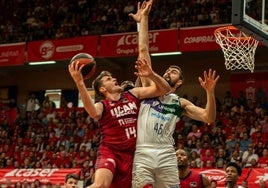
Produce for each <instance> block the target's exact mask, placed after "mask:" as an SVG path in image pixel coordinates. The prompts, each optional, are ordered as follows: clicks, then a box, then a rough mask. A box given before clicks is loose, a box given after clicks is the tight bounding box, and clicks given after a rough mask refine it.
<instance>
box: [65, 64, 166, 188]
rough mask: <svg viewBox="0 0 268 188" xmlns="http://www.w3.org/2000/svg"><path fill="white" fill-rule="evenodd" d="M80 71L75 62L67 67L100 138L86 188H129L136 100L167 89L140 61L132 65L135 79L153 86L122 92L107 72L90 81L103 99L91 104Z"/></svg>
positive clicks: (134, 139)
mask: <svg viewBox="0 0 268 188" xmlns="http://www.w3.org/2000/svg"><path fill="white" fill-rule="evenodd" d="M82 68H83V65H82V66H80V65H79V62H78V63H76V62H73V63H71V64H70V65H69V72H70V74H71V76H72V78H73V80H74V82H75V84H76V86H77V88H78V90H79V92H80V95H81V99H82V101H83V104H84V108H85V109H86V111H87V112H88V114H89V115H90V117H91V118H94V119H95V120H97V121H98V122H99V127H100V131H101V135H102V139H101V143H100V146H99V151H98V156H97V161H96V165H95V167H96V172H95V177H94V183H93V184H92V185H91V186H89V188H109V187H110V186H111V187H114V188H119V187H124V188H131V180H132V163H133V157H134V151H135V146H136V131H137V130H136V128H137V117H138V112H139V106H140V100H142V99H145V98H152V97H158V96H161V95H164V94H165V93H167V92H169V90H170V86H169V85H168V83H167V82H166V81H165V80H164V79H163V78H162V77H161V76H159V75H157V74H156V73H155V72H154V71H153V70H152V69H151V66H150V65H149V64H148V62H147V61H146V60H145V59H140V60H137V61H136V65H135V68H136V69H137V72H136V73H135V74H136V76H139V77H147V78H149V79H151V80H152V81H153V82H154V83H155V84H152V85H150V86H148V87H135V88H133V89H130V90H128V91H126V92H123V89H122V87H120V85H118V83H117V80H116V79H115V78H113V77H112V75H111V74H110V73H109V72H108V71H103V72H102V73H101V74H100V75H99V76H98V77H97V78H96V79H95V80H94V82H93V87H94V90H95V92H96V93H97V94H99V95H101V96H104V97H105V99H104V100H102V101H100V102H97V103H95V104H94V103H93V102H92V101H93V100H92V98H91V97H90V95H89V94H88V92H87V88H86V85H85V83H84V80H83V77H82V74H81V70H82ZM156 83H157V84H156Z"/></svg>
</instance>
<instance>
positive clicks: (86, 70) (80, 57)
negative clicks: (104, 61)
mask: <svg viewBox="0 0 268 188" xmlns="http://www.w3.org/2000/svg"><path fill="white" fill-rule="evenodd" d="M74 61H75V62H77V63H78V62H79V64H80V66H81V65H84V67H83V68H82V70H81V73H82V75H83V79H84V80H86V79H89V78H90V77H91V76H92V75H93V74H94V73H95V70H96V61H95V59H94V57H93V56H92V55H90V54H87V53H79V54H76V55H75V56H74V57H73V58H72V59H71V61H70V63H72V62H74Z"/></svg>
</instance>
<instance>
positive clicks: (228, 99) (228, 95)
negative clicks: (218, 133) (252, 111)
mask: <svg viewBox="0 0 268 188" xmlns="http://www.w3.org/2000/svg"><path fill="white" fill-rule="evenodd" d="M233 103H234V97H233V96H232V94H231V92H230V91H226V93H225V96H224V98H223V105H225V106H226V107H227V109H231V108H232V107H233Z"/></svg>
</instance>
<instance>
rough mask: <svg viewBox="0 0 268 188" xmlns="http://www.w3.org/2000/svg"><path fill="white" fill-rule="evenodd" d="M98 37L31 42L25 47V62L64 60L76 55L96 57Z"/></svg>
mask: <svg viewBox="0 0 268 188" xmlns="http://www.w3.org/2000/svg"><path fill="white" fill-rule="evenodd" d="M98 39H99V37H98V36H84V37H76V38H69V39H60V40H47V41H31V42H29V43H28V46H27V54H28V59H27V61H29V62H30V61H43V60H66V59H70V58H72V57H73V56H74V55H76V54H77V53H89V54H91V55H92V56H96V55H97V49H98Z"/></svg>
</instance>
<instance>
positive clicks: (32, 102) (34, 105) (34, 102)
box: [26, 93, 40, 117]
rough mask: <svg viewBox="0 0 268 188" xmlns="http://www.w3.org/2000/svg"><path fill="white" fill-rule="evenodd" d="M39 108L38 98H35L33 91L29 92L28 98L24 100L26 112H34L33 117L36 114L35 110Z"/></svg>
mask: <svg viewBox="0 0 268 188" xmlns="http://www.w3.org/2000/svg"><path fill="white" fill-rule="evenodd" d="M38 110H40V103H39V100H38V99H37V98H36V95H35V94H34V93H30V94H29V98H28V99H27V101H26V113H27V114H32V113H33V114H34V117H35V116H36V115H37V111H38Z"/></svg>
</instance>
